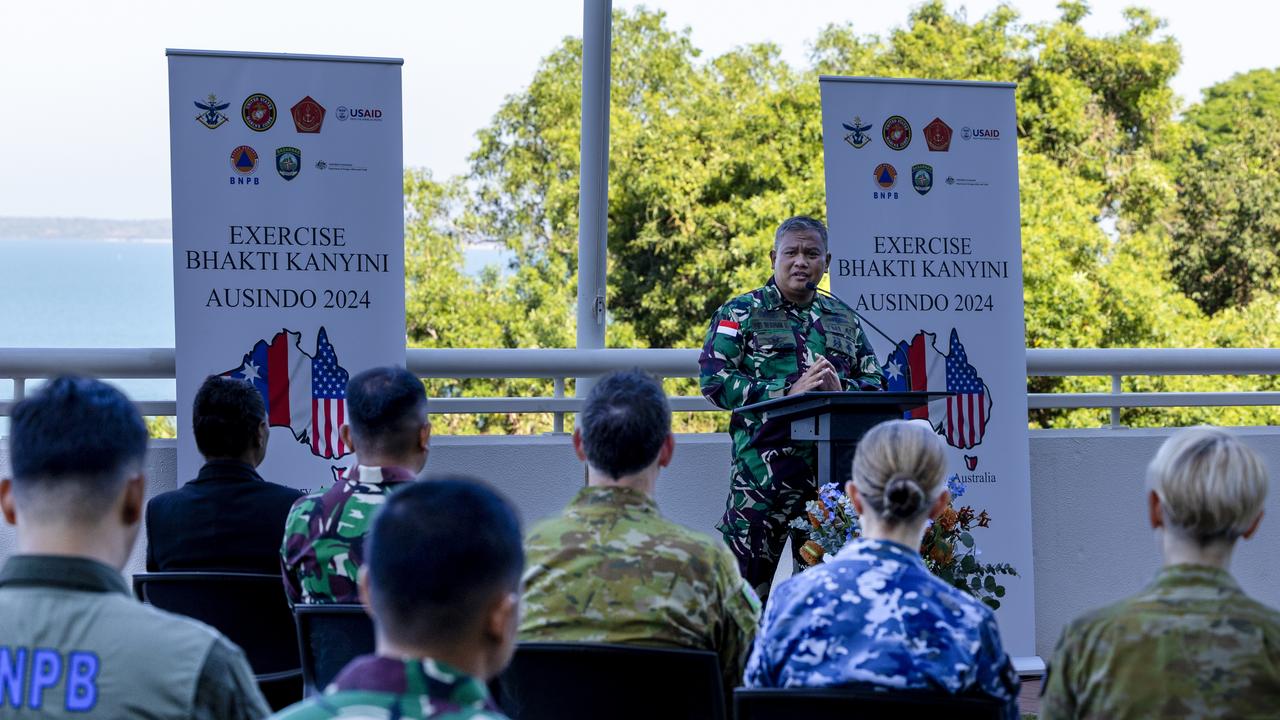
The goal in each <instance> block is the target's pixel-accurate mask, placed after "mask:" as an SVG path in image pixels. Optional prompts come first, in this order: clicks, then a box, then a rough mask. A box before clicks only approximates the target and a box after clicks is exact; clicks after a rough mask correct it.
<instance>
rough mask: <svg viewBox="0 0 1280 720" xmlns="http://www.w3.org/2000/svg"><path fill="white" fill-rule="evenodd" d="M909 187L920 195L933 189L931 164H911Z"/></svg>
mask: <svg viewBox="0 0 1280 720" xmlns="http://www.w3.org/2000/svg"><path fill="white" fill-rule="evenodd" d="M911 187H912V188H914V189H915V191H916V192H918V193H920V194H921V195H927V194H928V193H929V191H930V190H932V189H933V166H932V165H923V164H922V165H912V166H911Z"/></svg>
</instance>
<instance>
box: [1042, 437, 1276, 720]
mask: <svg viewBox="0 0 1280 720" xmlns="http://www.w3.org/2000/svg"><path fill="white" fill-rule="evenodd" d="M1267 483H1268V473H1267V469H1266V467H1264V466H1263V464H1262V459H1261V458H1260V457H1258V455H1257V453H1255V452H1254V451H1253V450H1251V449H1250V448H1249V447H1248V446H1247V445H1245V444H1244V443H1243V442H1242V441H1240V440H1239V439H1238V438H1236V437H1234V436H1233V435H1231V434H1229V433H1227V432H1225V431H1223V430H1219V429H1217V428H1209V427H1200V428H1189V429H1186V430H1179V431H1177V432H1175V433H1174V434H1173V436H1172V437H1170V438H1169V439H1168V440H1166V441H1165V443H1164V444H1163V445H1162V446H1160V450H1159V452H1157V453H1156V456H1155V459H1153V460H1152V461H1151V464H1150V466H1148V468H1147V486H1148V494H1147V505H1148V508H1147V515H1148V520H1149V521H1150V523H1151V527H1152V528H1153V529H1154V530H1155V531H1156V535H1157V538H1158V539H1159V541H1160V548H1161V551H1162V554H1163V556H1164V567H1163V568H1161V570H1160V572H1159V574H1157V575H1156V578H1155V580H1154V581H1153V582H1152V583H1151V584H1150V585H1148V586H1147V587H1146V588H1145V589H1144V590H1143V591H1142V592H1140V593H1139V594H1138V595H1136V596H1134V597H1131V598H1128V599H1126V600H1122V601H1120V602H1118V603H1114V604H1112V605H1110V606H1107V607H1105V608H1102V609H1099V610H1095V611H1093V612H1090V613H1087V614H1085V615H1084V616H1082V617H1079V618H1076V619H1075V620H1074V621H1072V622H1071V623H1070V624H1068V625H1067V626H1066V627H1065V628H1063V630H1062V637H1061V638H1060V639H1059V640H1058V647H1057V649H1056V650H1055V651H1054V654H1053V659H1052V661H1050V663H1049V670H1048V678H1047V679H1046V680H1045V685H1044V687H1045V689H1044V701H1043V702H1042V703H1041V712H1040V717H1041V718H1045V720H1068V719H1073V718H1114V719H1115V720H1124V719H1126V718H1156V717H1159V718H1192V717H1194V718H1261V717H1276V716H1277V713H1280V612H1277V611H1276V610H1275V609H1274V608H1269V607H1267V606H1266V605H1263V604H1262V603H1260V602H1258V601H1257V600H1254V599H1252V598H1250V597H1249V596H1248V595H1246V594H1245V593H1244V591H1243V590H1241V589H1240V585H1239V584H1237V583H1236V581H1235V579H1234V578H1232V577H1231V573H1230V572H1229V571H1228V567H1229V566H1230V564H1231V554H1232V551H1233V550H1234V549H1235V545H1236V541H1237V540H1238V539H1240V538H1245V539H1248V538H1249V537H1250V536H1251V535H1253V533H1254V532H1256V531H1257V529H1258V523H1259V522H1261V521H1262V506H1263V502H1264V501H1265V499H1266V496H1267ZM1273 542H1274V541H1273ZM1099 551H1100V553H1101V554H1103V555H1105V554H1109V553H1114V552H1115V551H1116V550H1115V548H1099Z"/></svg>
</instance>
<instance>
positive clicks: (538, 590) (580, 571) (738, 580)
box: [520, 371, 760, 691]
mask: <svg viewBox="0 0 1280 720" xmlns="http://www.w3.org/2000/svg"><path fill="white" fill-rule="evenodd" d="M573 447H574V450H576V451H577V453H578V458H579V459H581V460H584V461H586V463H587V487H584V488H582V490H580V491H579V492H578V494H577V496H576V497H574V499H573V501H572V502H571V503H569V507H568V508H566V509H565V511H564V513H563V514H562V515H560V516H559V517H556V518H553V519H550V520H546V521H544V522H542V523H540V524H538V525H537V526H536V527H534V528H533V530H532V531H531V532H530V533H529V536H528V537H527V538H526V539H525V550H526V552H527V553H528V558H529V570H528V572H527V573H526V574H525V616H524V620H523V621H522V622H521V625H520V637H521V639H522V640H535V641H536V640H541V641H561V642H565V641H567V642H608V643H636V644H641V645H658V646H668V647H686V648H695V649H703V650H713V651H715V652H716V653H718V654H719V656H720V669H721V671H722V673H723V675H724V683H725V689H726V691H728V690H731V689H732V688H733V687H735V686H737V685H738V684H739V683H740V680H741V678H742V668H743V665H744V664H745V662H746V655H747V652H748V651H749V650H750V648H751V640H752V638H753V637H754V635H755V630H756V622H757V619H758V616H759V611H760V603H759V601H758V600H757V599H756V595H755V592H753V591H752V589H751V588H750V587H749V586H748V585H747V584H746V583H745V582H744V581H743V579H742V577H741V576H740V575H739V574H738V568H737V565H736V563H735V562H734V559H733V556H732V555H730V554H729V552H728V551H727V550H726V549H725V547H724V546H723V545H722V544H721V543H719V542H717V541H715V540H712V539H711V538H708V537H705V536H703V535H700V534H698V533H695V532H693V531H691V530H689V529H687V528H684V527H682V526H680V525H677V524H675V523H673V522H671V521H669V520H664V519H663V518H662V516H661V515H659V514H658V506H657V503H655V502H654V500H653V491H654V485H655V483H656V481H657V479H658V473H659V472H660V471H661V469H662V468H664V467H666V466H667V465H668V464H670V462H671V456H672V453H673V452H674V451H675V436H674V435H672V434H671V409H670V407H669V406H668V405H667V398H666V394H665V393H664V392H663V390H662V386H661V385H659V384H658V382H657V381H656V380H654V379H653V378H651V377H649V376H648V375H645V374H644V373H642V372H639V371H632V372H621V373H614V374H611V375H607V376H605V377H604V378H603V379H601V380H600V382H599V383H597V384H596V386H595V387H594V388H592V389H591V392H590V394H589V395H588V396H587V401H586V405H585V407H583V409H582V412H581V413H580V414H579V415H578V427H577V428H576V429H575V430H574V433H573Z"/></svg>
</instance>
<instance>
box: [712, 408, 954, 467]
mask: <svg viewBox="0 0 1280 720" xmlns="http://www.w3.org/2000/svg"><path fill="white" fill-rule="evenodd" d="M954 394H955V393H952V392H920V391H910V392H877V391H849V392H829V391H813V392H807V393H804V394H801V395H791V396H787V397H780V398H774V399H772V400H764V401H762V402H758V403H753V404H751V405H744V406H742V407H740V408H738V409H736V410H734V412H735V413H755V414H758V415H760V416H761V418H762V419H763V420H764V421H765V422H788V423H790V424H791V439H792V440H812V441H814V442H816V443H817V445H818V487H822V486H823V485H825V484H827V483H829V482H833V479H834V482H837V483H839V484H840V486H841V487H844V483H845V482H847V481H848V480H849V473H850V468H851V467H852V465H853V451H854V449H855V448H857V446H858V441H859V440H861V439H862V436H863V435H865V434H866V432H867V431H868V430H870V429H871V428H873V427H875V426H876V425H878V424H879V423H882V422H884V421H885V420H899V419H902V416H903V413H906V412H908V411H911V410H914V409H916V408H918V407H923V406H925V405H927V404H929V402H931V401H933V400H941V399H943V398H946V397H950V396H952V395H954Z"/></svg>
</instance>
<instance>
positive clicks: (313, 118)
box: [289, 95, 324, 133]
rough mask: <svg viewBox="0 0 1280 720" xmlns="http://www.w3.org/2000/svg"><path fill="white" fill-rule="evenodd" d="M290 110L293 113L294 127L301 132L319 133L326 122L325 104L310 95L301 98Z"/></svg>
mask: <svg viewBox="0 0 1280 720" xmlns="http://www.w3.org/2000/svg"><path fill="white" fill-rule="evenodd" d="M289 112H290V113H292V114H293V127H294V128H296V129H297V131H298V132H300V133H318V132H320V126H321V125H323V124H324V106H323V105H321V104H320V103H318V102H316V101H315V100H313V99H312V98H311V96H310V95H308V96H306V97H304V98H302V99H301V100H299V101H298V104H297V105H294V106H293V108H292V109H290V111H289Z"/></svg>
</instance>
